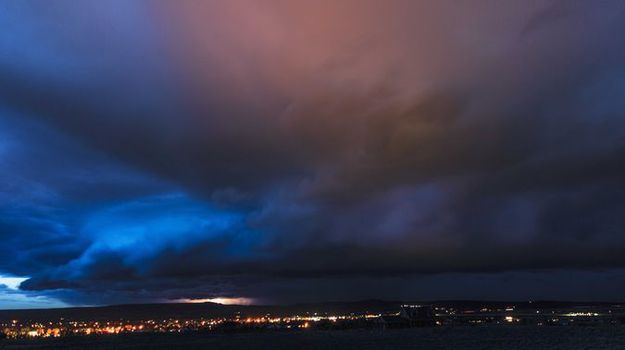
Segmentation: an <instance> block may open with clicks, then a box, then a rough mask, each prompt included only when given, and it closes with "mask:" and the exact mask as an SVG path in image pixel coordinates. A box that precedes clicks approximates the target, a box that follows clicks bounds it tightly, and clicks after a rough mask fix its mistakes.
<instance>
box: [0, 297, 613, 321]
mask: <svg viewBox="0 0 625 350" xmlns="http://www.w3.org/2000/svg"><path fill="white" fill-rule="evenodd" d="M405 303H409V304H416V303H417V302H415V303H411V302H400V301H383V300H364V301H356V302H328V303H310V304H295V305H274V306H258V305H249V306H245V305H222V304H216V303H201V304H175V303H172V304H132V305H112V306H100V307H73V308H59V309H32V310H0V321H8V320H13V319H17V320H31V321H48V320H58V319H60V318H64V319H68V320H119V319H124V320H147V319H167V318H178V319H191V318H194V319H198V318H202V317H203V318H220V317H232V316H235V315H237V314H238V315H240V316H241V317H254V316H263V315H267V314H269V315H272V316H287V315H296V314H297V315H304V314H310V315H312V314H315V313H317V314H320V315H323V314H350V313H354V314H362V313H388V312H397V311H399V309H400V307H401V305H402V304H405ZM418 303H421V304H430V305H433V306H438V307H441V306H444V307H453V308H455V309H459V310H479V309H481V308H485V307H489V308H505V307H509V306H514V307H515V309H517V310H523V309H557V308H571V307H576V306H610V305H614V304H616V303H609V302H604V303H601V302H588V303H581V302H561V301H533V302H527V301H526V302H514V301H511V302H502V301H498V302H489V301H466V300H465V301H462V300H460V301H430V302H418Z"/></svg>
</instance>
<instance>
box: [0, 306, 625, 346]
mask: <svg viewBox="0 0 625 350" xmlns="http://www.w3.org/2000/svg"><path fill="white" fill-rule="evenodd" d="M307 308H308V309H310V311H305V310H306V309H307ZM57 310H61V309H57ZM316 310H319V311H316ZM333 310H335V311H333ZM124 312H127V313H128V317H123V316H120V315H122V314H123V313H124ZM166 313H171V314H172V315H174V314H175V315H176V316H175V317H164V316H163V314H166ZM54 314H55V312H54V311H50V310H17V311H8V310H5V311H0V339H23V338H44V337H45V338H48V337H76V336H92V335H114V334H126V333H189V332H222V333H227V332H263V331H287V332H288V331H305V330H309V329H316V330H346V329H379V330H381V331H384V330H386V329H399V328H411V327H454V326H500V327H510V326H528V325H532V326H545V327H547V326H598V325H602V326H606V325H624V324H625V304H616V303H614V304H612V303H589V304H575V303H557V302H531V301H530V302H524V303H508V304H506V303H486V302H448V303H444V302H437V303H419V304H417V303H410V304H407V303H393V302H381V301H377V302H359V303H343V304H342V303H334V304H323V305H322V306H319V305H308V306H306V305H301V306H298V307H254V306H226V305H219V304H212V303H207V305H171V304H164V305H162V306H161V305H159V304H152V305H147V306H142V305H127V306H115V307H103V308H74V309H71V310H68V311H67V312H65V313H62V312H59V313H58V315H61V316H59V317H54V316H53V315H54ZM149 314H154V315H155V317H146V315H149ZM203 314H205V315H204V316H203ZM227 314H230V315H227ZM20 315H21V317H19V316H20ZM7 317H12V319H6V318H7ZM90 317H91V319H90Z"/></svg>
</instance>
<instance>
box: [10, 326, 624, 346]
mask: <svg viewBox="0 0 625 350" xmlns="http://www.w3.org/2000/svg"><path fill="white" fill-rule="evenodd" d="M2 344H3V345H0V348H2V349H4V350H9V349H96V350H97V349H146V350H147V349H156V350H159V349H185V350H191V349H237V350H240V349H355V350H367V349H428V350H436V349H510V350H515V349H562V350H575V349H625V327H616V326H610V327H608V326H606V327H573V326H571V327H533V326H517V327H505V326H503V327H456V328H413V329H401V330H387V331H381V330H347V331H293V332H277V331H276V332H264V333H240V334H214V333H213V334H209V333H190V334H129V335H120V336H99V337H76V338H61V339H39V340H10V341H4V342H3V343H2ZM3 346H4V348H3Z"/></svg>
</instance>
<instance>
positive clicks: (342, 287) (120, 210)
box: [0, 1, 625, 304]
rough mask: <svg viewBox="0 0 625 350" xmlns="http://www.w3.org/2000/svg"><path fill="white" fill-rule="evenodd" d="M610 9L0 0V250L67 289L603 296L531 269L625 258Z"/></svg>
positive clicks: (23, 269)
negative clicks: (571, 288)
mask: <svg viewBox="0 0 625 350" xmlns="http://www.w3.org/2000/svg"><path fill="white" fill-rule="evenodd" d="M624 19H625V5H623V4H622V3H620V2H619V1H605V2H602V3H601V4H600V5H597V4H593V5H591V4H589V3H585V2H576V1H532V2H519V3H515V4H511V3H500V2H495V1H472V2H466V3H458V2H454V1H440V2H436V3H433V2H426V1H423V2H421V1H393V2H390V3H389V2H386V3H381V2H377V1H342V2H336V1H317V2H293V1H260V2H259V1H229V2H225V1H224V2H210V3H207V2H202V1H186V2H184V3H176V4H173V3H169V2H165V1H163V2H123V1H110V2H106V3H96V2H85V3H81V4H75V3H72V4H70V3H69V2H66V1H52V2H49V3H46V4H45V5H41V4H35V3H31V2H28V1H27V2H20V3H12V4H3V5H0V22H1V23H3V24H4V27H5V28H10V29H9V30H5V31H2V33H0V50H1V51H2V52H3V54H2V55H0V77H1V79H2V81H3V82H4V83H3V84H1V85H0V239H2V241H3V244H2V245H0V273H2V274H3V275H7V276H8V275H12V276H27V277H28V278H29V279H28V280H27V281H25V282H24V283H22V285H21V288H22V290H23V291H25V293H26V291H28V293H35V294H36V295H41V296H45V297H53V298H56V299H57V300H62V301H64V302H68V303H72V304H102V303H114V302H136V301H155V300H165V299H172V300H173V299H193V298H198V299H201V298H216V297H245V298H257V299H258V300H263V301H267V302H281V301H285V300H286V301H306V300H316V299H320V298H321V296H324V298H327V299H345V298H354V297H361V296H364V295H361V294H362V293H361V292H357V291H358V290H363V289H367V290H371V293H368V294H367V297H371V296H376V295H379V296H380V297H389V298H411V297H412V296H414V297H419V298H433V299H435V298H437V297H438V296H443V297H450V298H463V297H465V295H470V296H471V297H475V298H479V297H489V298H506V297H507V295H508V296H509V295H510V293H507V294H506V293H505V292H504V291H502V293H501V295H494V294H493V293H492V291H491V290H492V288H493V287H492V286H496V285H505V283H506V282H505V281H506V280H507V278H508V277H506V276H511V275H514V276H515V279H516V280H515V282H514V284H515V285H516V286H526V287H527V288H526V289H523V288H521V289H520V290H526V296H527V297H552V298H558V297H563V298H586V297H587V298H598V299H606V298H618V297H619V295H618V294H617V293H615V291H614V290H611V289H609V288H605V289H604V290H602V291H601V292H597V294H596V295H594V296H593V295H592V294H588V293H587V292H586V291H585V290H584V289H583V288H582V289H580V292H579V294H570V293H569V292H568V291H567V290H566V288H564V287H563V288H562V289H561V293H560V294H559V293H558V289H557V288H556V287H553V288H552V287H545V288H542V287H540V286H541V285H542V284H544V283H545V282H544V281H545V280H548V279H549V278H550V276H551V277H552V278H553V279H554V280H562V279H563V278H565V277H563V274H566V273H567V271H573V270H575V271H576V272H575V273H576V274H579V276H581V277H580V278H579V282H571V283H572V284H575V283H578V286H583V285H584V283H586V282H588V281H606V283H607V281H608V280H613V279H614V278H617V279H618V278H620V277H618V276H621V272H619V271H621V270H620V269H622V268H624V267H625V258H624V257H623V255H622V253H621V252H622V251H623V249H625V236H624V235H623V228H624V227H625V186H623V185H625V183H624V180H623V179H625V165H624V163H623V162H622V160H623V159H625V115H624V113H625V66H624V65H623V62H625V44H623V42H622V41H621V40H618V37H619V36H618V33H622V32H624V31H625V25H624V23H625V21H624ZM531 271H533V272H531ZM532 273H535V275H533V274H532ZM484 276H487V277H484ZM537 276H538V277H537ZM615 276H616V277H615ZM485 278H486V279H487V280H488V283H485V282H484V279H485ZM541 281H543V282H541ZM458 284H461V285H463V286H465V288H464V289H456V290H458V293H457V295H456V294H453V293H451V294H450V293H446V292H444V290H445V289H446V288H450V287H451V286H456V285H458ZM562 285H566V283H562ZM329 286H335V287H336V288H334V289H331V290H333V293H329V292H328V290H330V289H328V288H329ZM399 286H410V287H407V288H404V289H403V290H402V288H400V287H399ZM567 288H568V287H567ZM398 290H401V291H398ZM463 290H464V292H463ZM516 290H519V289H516ZM463 293H464V294H463ZM495 294H496V293H495ZM518 294H519V295H518V297H519V298H523V295H522V294H523V293H518Z"/></svg>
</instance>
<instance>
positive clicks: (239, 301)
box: [174, 298, 254, 305]
mask: <svg viewBox="0 0 625 350" xmlns="http://www.w3.org/2000/svg"><path fill="white" fill-rule="evenodd" d="M174 302H176V303H188V304H201V303H217V304H223V305H251V304H253V303H254V299H251V298H211V299H208V298H207V299H176V300H174Z"/></svg>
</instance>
